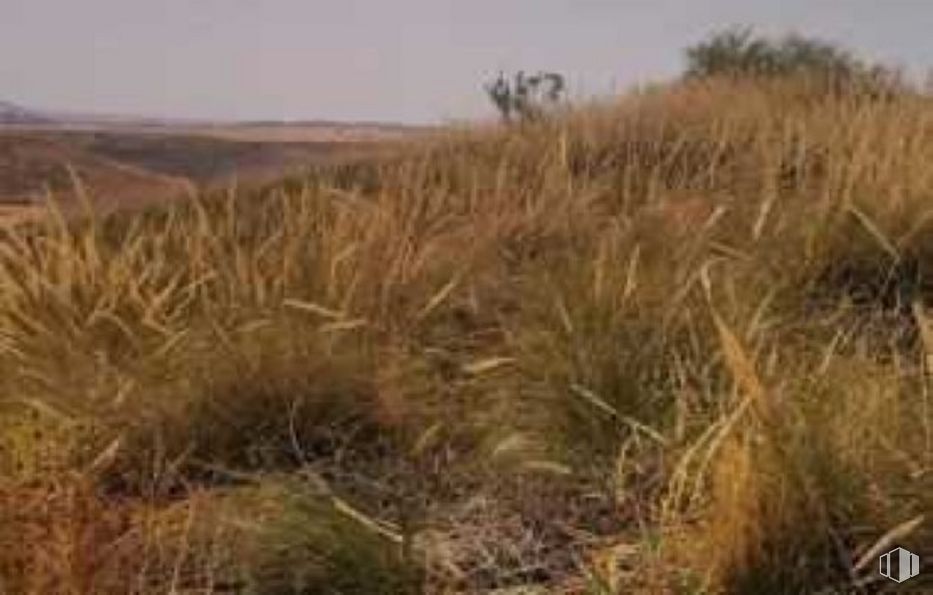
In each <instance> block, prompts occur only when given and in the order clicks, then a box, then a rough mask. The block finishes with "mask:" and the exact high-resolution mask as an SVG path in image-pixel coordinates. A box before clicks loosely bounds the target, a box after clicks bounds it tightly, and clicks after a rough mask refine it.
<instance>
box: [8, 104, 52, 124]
mask: <svg viewBox="0 0 933 595" xmlns="http://www.w3.org/2000/svg"><path fill="white" fill-rule="evenodd" d="M52 122H54V120H53V119H52V118H49V117H48V116H46V115H44V114H42V113H39V112H35V111H32V110H29V109H26V108H24V107H21V106H19V105H16V104H15V103H10V102H9V101H0V124H51V123H52Z"/></svg>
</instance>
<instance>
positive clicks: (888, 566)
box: [878, 547, 920, 583]
mask: <svg viewBox="0 0 933 595" xmlns="http://www.w3.org/2000/svg"><path fill="white" fill-rule="evenodd" d="M878 572H880V573H881V576H883V577H886V578H889V579H891V580H892V581H894V582H896V583H903V582H904V581H906V580H907V579H911V578H913V577H915V576H917V575H918V574H920V556H918V555H917V554H914V553H911V552H908V551H907V550H905V549H904V548H902V547H899V548H897V549H893V550H891V551H890V552H888V553H886V554H883V555H882V556H881V557H880V558H878Z"/></svg>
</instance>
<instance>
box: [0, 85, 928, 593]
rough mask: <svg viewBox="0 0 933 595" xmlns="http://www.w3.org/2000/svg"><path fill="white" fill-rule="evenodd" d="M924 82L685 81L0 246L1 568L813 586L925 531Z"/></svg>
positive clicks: (554, 584)
mask: <svg viewBox="0 0 933 595" xmlns="http://www.w3.org/2000/svg"><path fill="white" fill-rule="evenodd" d="M931 163H933V105H931V103H930V100H929V99H927V98H924V97H919V96H913V95H908V94H904V95H903V96H900V97H896V98H890V99H888V100H884V101H877V100H876V101H869V100H866V99H864V98H861V97H858V96H854V95H850V96H842V97H836V98H829V97H826V96H817V95H813V94H810V93H808V92H807V91H806V90H805V89H803V88H802V87H800V86H798V85H795V84H790V83H787V82H783V83H778V82H775V83H766V82H759V83H754V84H752V83H748V84H743V83H736V82H731V83H725V82H715V81H708V82H695V83H689V84H683V85H678V86H672V87H668V88H661V89H654V90H650V91H645V92H642V93H638V94H633V95H630V96H628V97H625V98H623V99H621V100H619V101H617V102H615V103H614V104H612V105H596V106H590V107H587V108H580V109H577V110H574V111H573V112H570V113H567V114H565V115H562V116H560V117H555V118H553V119H550V120H548V121H546V122H541V123H535V124H532V125H528V126H524V127H515V128H512V129H509V130H498V129H496V130H486V131H468V132H462V133H451V134H449V135H448V136H446V137H444V138H436V139H431V140H427V141H423V142H420V143H417V144H415V145H414V146H412V147H409V148H408V149H407V150H405V151H404V152H403V153H402V154H400V155H398V156H397V157H395V158H393V159H389V160H379V161H371V162H365V163H362V164H355V165H352V166H342V167H332V168H322V169H321V170H320V171H319V172H317V173H315V174H314V175H311V176H309V177H306V178H301V179H292V180H289V181H287V182H284V183H282V184H281V185H279V186H277V187H275V188H272V189H270V190H268V191H264V192H261V193H250V194H248V195H247V194H239V195H238V194H236V193H233V192H231V193H227V194H222V195H219V196H213V197H211V196H208V197H204V198H203V199H193V200H191V201H188V202H185V203H176V204H173V205H171V206H167V207H164V208H161V207H160V208H156V209H153V210H151V211H148V212H145V213H137V214H129V215H114V216H111V217H109V218H106V219H99V218H98V219H96V220H95V219H88V220H80V221H70V222H66V221H65V219H64V218H62V217H60V216H57V215H56V214H55V213H54V212H53V213H50V214H49V215H48V216H47V217H46V218H45V219H44V220H42V221H41V222H39V223H36V224H31V225H24V226H21V227H19V228H16V229H14V230H11V231H9V232H5V235H4V237H3V240H2V243H0V277H2V282H0V424H2V425H0V429H2V433H0V470H2V475H0V498H2V500H3V502H2V505H0V591H6V592H11V593H21V592H22V593H127V592H137V593H148V592H173V593H182V592H190V593H206V592H262V593H291V592H296V593H297V592H303V593H405V592H422V591H427V592H461V591H463V592H487V591H491V590H495V589H505V588H518V587H523V588H524V590H521V591H518V590H516V591H514V592H538V591H535V590H534V589H540V590H541V592H545V591H546V592H572V593H593V594H597V593H606V594H608V593H623V592H685V593H688V592H689V593H697V592H709V593H719V592H729V593H776V592H794V593H796V592H813V591H820V590H823V592H836V591H850V592H851V591H859V590H863V589H864V590H871V589H873V588H875V585H872V584H871V583H872V581H874V580H875V579H874V575H875V566H876V564H877V561H876V558H875V556H876V555H877V553H878V552H879V551H883V549H884V548H885V547H886V546H888V545H890V544H891V543H895V542H896V543H897V544H900V545H904V546H905V547H910V548H911V549H914V550H915V551H918V552H924V551H925V552H930V546H931V544H933V537H931V535H930V522H931V519H930V516H929V515H930V512H931V511H933V397H931V395H930V388H931V387H930V379H929V378H925V377H924V371H923V365H922V362H923V344H924V341H926V342H927V345H928V347H931V345H930V342H931V337H930V334H929V330H928V332H927V334H924V332H923V329H924V325H925V324H927V325H928V324H929V321H930V317H931V316H933V314H930V313H928V308H930V307H931V306H933V290H931V287H930V278H931V277H930V275H931V273H933V210H931V205H933V168H931V166H930V164H931Z"/></svg>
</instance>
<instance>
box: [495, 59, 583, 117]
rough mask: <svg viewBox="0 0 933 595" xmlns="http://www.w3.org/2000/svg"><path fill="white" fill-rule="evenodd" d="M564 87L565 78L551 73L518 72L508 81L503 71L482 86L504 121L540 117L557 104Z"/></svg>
mask: <svg viewBox="0 0 933 595" xmlns="http://www.w3.org/2000/svg"><path fill="white" fill-rule="evenodd" d="M565 88H566V85H565V81H564V77H563V76H562V75H560V74H557V73H554V72H539V73H537V74H535V75H532V76H525V73H524V71H519V72H518V73H516V74H515V76H514V77H513V79H512V80H511V81H510V80H509V79H508V78H506V76H505V75H504V74H503V73H501V72H500V73H499V77H498V78H497V79H496V80H495V81H494V82H492V83H490V84H487V85H486V86H485V89H486V94H487V95H488V96H489V99H490V101H492V103H493V105H495V107H496V109H497V110H498V111H499V114H500V115H501V116H502V119H503V120H504V121H505V122H513V121H515V119H518V120H519V121H520V122H528V121H533V120H537V119H540V118H541V117H542V116H543V115H544V114H546V113H547V112H548V111H549V110H550V109H552V108H553V107H554V106H556V105H558V104H559V103H560V102H561V100H562V98H563V94H564V90H565Z"/></svg>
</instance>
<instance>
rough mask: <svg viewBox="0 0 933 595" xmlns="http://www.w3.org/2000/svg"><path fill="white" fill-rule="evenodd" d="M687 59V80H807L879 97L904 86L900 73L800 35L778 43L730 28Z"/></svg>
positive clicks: (691, 50) (699, 46) (689, 53)
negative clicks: (759, 78) (862, 91)
mask: <svg viewBox="0 0 933 595" xmlns="http://www.w3.org/2000/svg"><path fill="white" fill-rule="evenodd" d="M686 54H687V69H686V73H685V76H686V77H687V78H702V77H708V76H728V77H742V78H745V77H786V76H805V77H809V78H811V79H815V80H816V81H817V82H818V83H820V84H822V85H823V86H824V88H825V89H826V90H828V91H842V90H850V89H852V88H853V87H856V88H858V89H860V90H864V91H870V92H872V93H881V94H889V93H893V92H896V91H898V90H901V89H902V88H903V87H904V84H903V80H902V78H901V75H900V73H899V72H898V71H896V70H893V69H891V68H888V67H885V66H882V65H879V64H866V63H865V62H863V61H862V60H859V59H858V58H856V57H855V56H854V55H853V54H852V53H851V52H849V51H848V50H845V49H843V48H840V47H838V46H836V45H833V44H831V43H826V42H823V41H820V40H816V39H811V38H807V37H802V36H800V35H796V34H791V35H788V36H786V37H784V38H782V39H779V40H774V39H769V38H766V37H761V36H756V35H754V34H753V32H752V30H751V29H749V28H732V29H727V30H725V31H722V32H720V33H716V34H714V35H713V36H712V37H710V38H709V39H708V40H707V41H704V42H702V43H699V44H697V45H694V46H692V47H690V48H688V49H687V50H686Z"/></svg>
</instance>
